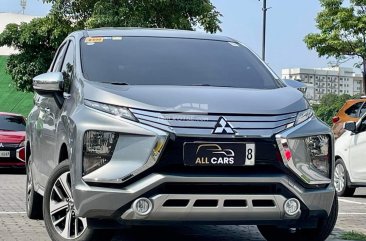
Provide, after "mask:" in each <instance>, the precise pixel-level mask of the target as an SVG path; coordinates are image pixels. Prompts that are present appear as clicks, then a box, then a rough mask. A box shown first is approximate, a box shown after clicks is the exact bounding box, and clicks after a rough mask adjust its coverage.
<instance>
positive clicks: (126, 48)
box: [81, 37, 283, 89]
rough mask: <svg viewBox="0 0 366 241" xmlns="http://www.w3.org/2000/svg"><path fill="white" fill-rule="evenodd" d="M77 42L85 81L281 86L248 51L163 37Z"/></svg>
mask: <svg viewBox="0 0 366 241" xmlns="http://www.w3.org/2000/svg"><path fill="white" fill-rule="evenodd" d="M94 39H97V41H94V40H93V38H84V39H81V58H82V69H83V74H84V77H85V78H86V79H88V80H91V81H96V82H111V83H112V82H113V83H125V84H129V85H181V86H226V87H237V88H253V89H274V88H279V87H282V86H283V84H282V83H281V82H280V81H279V80H278V79H277V77H275V76H274V75H273V74H272V73H271V72H270V71H269V70H268V69H267V67H266V66H265V65H264V64H263V63H262V62H261V61H260V60H259V59H258V58H257V57H256V56H255V55H254V54H253V53H252V52H251V51H249V50H248V49H247V48H246V47H244V46H242V45H240V44H238V43H232V42H225V41H213V40H204V39H185V38H164V37H96V38H94Z"/></svg>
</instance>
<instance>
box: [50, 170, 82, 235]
mask: <svg viewBox="0 0 366 241" xmlns="http://www.w3.org/2000/svg"><path fill="white" fill-rule="evenodd" d="M50 217H51V221H52V224H53V226H54V228H55V230H56V231H57V232H58V233H59V235H61V236H62V237H63V238H65V239H76V238H78V237H80V236H81V235H82V234H83V232H84V231H85V230H86V228H87V222H86V218H80V217H77V216H76V215H75V207H74V200H73V198H72V195H71V182H70V172H65V173H63V174H62V175H61V176H60V177H59V178H58V179H57V180H56V182H55V183H54V184H53V187H52V191H51V195H50Z"/></svg>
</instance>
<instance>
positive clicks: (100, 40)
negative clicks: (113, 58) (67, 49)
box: [85, 37, 104, 43]
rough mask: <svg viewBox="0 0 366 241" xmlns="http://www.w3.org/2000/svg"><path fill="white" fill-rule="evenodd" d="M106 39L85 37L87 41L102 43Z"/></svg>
mask: <svg viewBox="0 0 366 241" xmlns="http://www.w3.org/2000/svg"><path fill="white" fill-rule="evenodd" d="M103 41H104V38H103V37H87V38H85V43H102V42H103Z"/></svg>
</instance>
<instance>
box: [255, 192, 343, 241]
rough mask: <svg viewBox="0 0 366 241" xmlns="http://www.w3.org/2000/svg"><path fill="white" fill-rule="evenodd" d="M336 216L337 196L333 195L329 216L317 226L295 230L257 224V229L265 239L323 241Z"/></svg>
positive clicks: (329, 232)
mask: <svg viewBox="0 0 366 241" xmlns="http://www.w3.org/2000/svg"><path fill="white" fill-rule="evenodd" d="M337 216H338V197H337V195H335V197H334V201H333V205H332V209H331V211H330V214H329V216H328V217H327V218H326V219H324V220H322V221H321V222H319V225H318V227H317V228H313V229H297V230H296V231H295V232H290V230H289V229H284V228H278V227H276V226H258V229H259V232H260V233H261V234H262V236H263V237H264V238H265V239H266V240H267V241H284V240H286V241H309V240H311V241H324V240H326V239H327V238H328V236H329V235H330V234H331V232H332V231H333V228H334V226H335V224H336V222H337Z"/></svg>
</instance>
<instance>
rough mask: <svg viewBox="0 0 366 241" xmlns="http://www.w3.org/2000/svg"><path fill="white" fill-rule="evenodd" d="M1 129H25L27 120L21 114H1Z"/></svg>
mask: <svg viewBox="0 0 366 241" xmlns="http://www.w3.org/2000/svg"><path fill="white" fill-rule="evenodd" d="M0 130H2V131H25V120H24V118H23V117H21V116H11V115H0Z"/></svg>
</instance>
